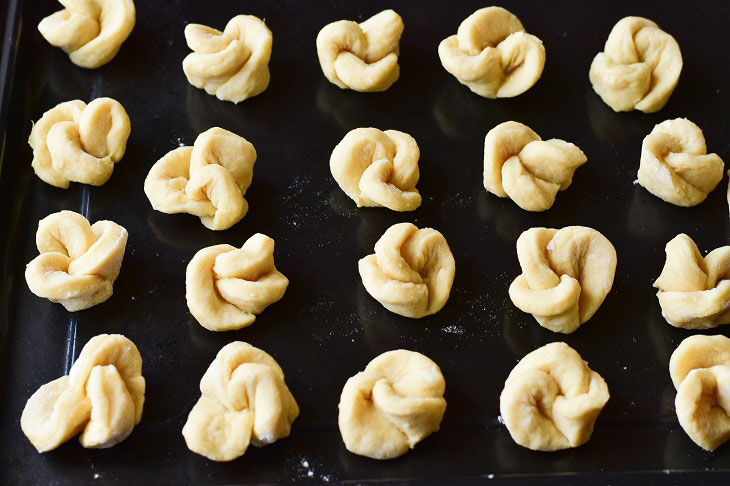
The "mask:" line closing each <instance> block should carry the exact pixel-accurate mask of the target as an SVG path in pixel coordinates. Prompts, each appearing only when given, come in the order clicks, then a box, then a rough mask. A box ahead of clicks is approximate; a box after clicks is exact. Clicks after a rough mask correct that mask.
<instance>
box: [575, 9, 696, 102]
mask: <svg viewBox="0 0 730 486" xmlns="http://www.w3.org/2000/svg"><path fill="white" fill-rule="evenodd" d="M681 71H682V53H681V52H680V50H679V45H678V44H677V41H676V40H674V37H672V36H671V35H669V34H667V33H666V32H664V31H663V30H661V29H660V28H659V26H658V25H657V24H655V23H654V22H652V21H651V20H648V19H645V18H642V17H625V18H623V19H621V20H620V21H618V23H616V25H615V26H614V27H613V29H612V30H611V33H610V34H609V36H608V39H607V40H606V45H605V47H604V49H603V52H599V53H598V54H597V55H596V57H595V58H594V59H593V63H592V64H591V69H590V72H589V77H590V80H591V83H592V84H593V89H594V90H595V91H596V93H598V95H599V96H600V97H601V98H602V99H603V101H604V102H605V103H606V104H607V105H608V106H610V107H611V108H613V110H614V111H630V110H641V111H643V112H646V113H653V112H655V111H658V110H660V109H661V108H662V107H663V106H664V105H665V104H666V103H667V101H668V100H669V97H670V96H671V94H672V92H673V91H674V87H675V86H677V81H678V80H679V74H680V72H681Z"/></svg>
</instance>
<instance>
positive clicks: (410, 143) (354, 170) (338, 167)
mask: <svg viewBox="0 0 730 486" xmlns="http://www.w3.org/2000/svg"><path fill="white" fill-rule="evenodd" d="M419 157H420V151H419V150H418V144H417V143H416V141H415V140H414V139H413V137H411V136H410V135H408V134H407V133H403V132H399V131H396V130H386V131H385V132H382V131H380V130H378V129H377V128H356V129H355V130H352V131H350V132H348V134H347V135H345V138H343V139H342V141H341V142H340V143H339V144H337V146H336V147H335V149H334V150H333V151H332V157H330V170H331V171H332V175H333V176H334V178H335V180H336V181H337V183H338V184H339V185H340V188H341V189H342V190H343V191H345V193H346V194H347V195H348V196H349V197H350V198H352V200H354V201H355V203H356V204H357V206H358V207H361V206H370V207H386V208H389V209H392V210H393V211H413V210H414V209H416V208H417V207H418V206H420V205H421V195H420V194H419V193H418V189H416V183H417V182H418V177H419V172H418V158H419Z"/></svg>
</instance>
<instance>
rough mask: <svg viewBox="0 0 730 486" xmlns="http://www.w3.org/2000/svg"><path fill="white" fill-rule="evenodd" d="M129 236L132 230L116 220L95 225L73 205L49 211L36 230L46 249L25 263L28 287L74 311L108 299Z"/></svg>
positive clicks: (37, 237) (37, 242)
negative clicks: (70, 209) (53, 211)
mask: <svg viewBox="0 0 730 486" xmlns="http://www.w3.org/2000/svg"><path fill="white" fill-rule="evenodd" d="M127 236H128V235H127V230H126V229H124V228H123V227H122V226H119V225H118V224H116V223H114V222H112V221H97V222H96V223H94V224H93V225H90V224H89V222H88V220H87V219H86V218H84V217H83V216H82V215H80V214H78V213H74V212H73V211H61V212H58V213H54V214H51V215H49V216H46V217H45V218H43V219H42V220H40V222H39V223H38V231H37V232H36V246H37V247H38V251H39V252H40V254H39V255H38V256H37V257H35V258H34V259H33V260H32V261H31V262H30V263H28V265H27V267H26V269H25V280H26V282H27V283H28V287H30V290H31V292H33V293H34V294H35V295H37V296H39V297H43V298H46V299H48V300H50V301H52V302H58V303H60V304H62V305H63V306H64V307H65V308H66V310H69V311H77V310H82V309H87V308H89V307H92V306H94V305H96V304H99V303H101V302H104V301H105V300H107V299H108V298H109V297H110V296H111V295H112V291H113V288H112V286H113V284H114V281H115V280H116V278H117V276H118V275H119V270H120V268H121V266H122V259H123V258H124V250H125V248H126V245H127Z"/></svg>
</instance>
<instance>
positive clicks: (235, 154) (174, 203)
mask: <svg viewBox="0 0 730 486" xmlns="http://www.w3.org/2000/svg"><path fill="white" fill-rule="evenodd" d="M255 162H256V149H254V148H253V145H251V143H249V142H248V141H247V140H246V139H245V138H243V137H240V136H238V135H236V134H235V133H231V132H229V131H228V130H223V129H222V128H218V127H214V128H211V129H209V130H206V131H205V132H203V133H201V134H200V135H198V138H196V139H195V143H194V144H193V146H192V147H180V148H176V149H174V150H172V151H170V152H168V154H167V155H165V156H164V157H162V158H161V159H160V160H158V161H157V162H156V163H155V165H153V166H152V169H150V172H149V174H148V175H147V178H146V179H145V181H144V192H145V194H146V195H147V198H148V199H149V200H150V203H152V207H153V208H154V209H155V210H157V211H160V212H163V213H167V214H175V213H188V214H192V215H194V216H198V217H199V218H200V221H201V222H202V223H203V226H205V227H206V228H208V229H212V230H224V229H228V228H230V227H231V226H233V225H234V224H236V223H238V222H239V221H240V220H241V219H242V218H243V217H244V216H245V215H246V213H247V212H248V203H247V202H246V200H245V199H244V197H243V196H244V195H245V194H246V190H247V189H248V186H250V185H251V179H252V178H253V165H254V163H255Z"/></svg>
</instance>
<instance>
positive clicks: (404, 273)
mask: <svg viewBox="0 0 730 486" xmlns="http://www.w3.org/2000/svg"><path fill="white" fill-rule="evenodd" d="M358 269H359V270H360V277H361V278H362V283H363V285H364V286H365V290H367V292H368V293H369V294H370V295H372V296H373V298H375V300H377V301H378V302H380V303H381V304H382V305H383V307H385V308H386V309H388V310H389V311H391V312H394V313H396V314H400V315H402V316H405V317H414V318H420V317H424V316H428V315H431V314H435V313H436V312H438V311H440V310H441V309H442V308H443V306H444V305H446V301H447V300H448V299H449V293H450V292H451V284H452V283H453V282H454V273H455V271H456V265H455V263H454V255H452V253H451V250H450V249H449V245H448V243H446V238H444V236H443V235H442V234H441V233H439V232H438V231H436V230H435V229H432V228H423V229H418V228H417V227H416V226H414V225H412V224H411V223H398V224H394V225H393V226H391V227H390V228H388V229H387V230H386V231H385V233H383V236H381V237H380V239H379V240H378V242H377V243H375V254H374V255H368V256H366V257H365V258H363V259H361V260H360V261H359V262H358Z"/></svg>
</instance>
